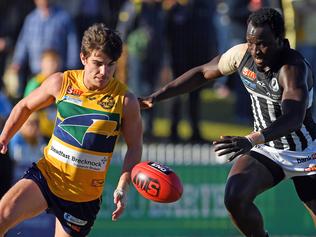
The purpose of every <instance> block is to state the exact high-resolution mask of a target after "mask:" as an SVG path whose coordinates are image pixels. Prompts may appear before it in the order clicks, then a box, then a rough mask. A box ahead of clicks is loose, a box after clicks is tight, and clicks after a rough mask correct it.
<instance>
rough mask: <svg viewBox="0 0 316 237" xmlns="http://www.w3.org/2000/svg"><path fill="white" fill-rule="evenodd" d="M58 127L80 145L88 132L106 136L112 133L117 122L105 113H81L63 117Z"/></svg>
mask: <svg viewBox="0 0 316 237" xmlns="http://www.w3.org/2000/svg"><path fill="white" fill-rule="evenodd" d="M58 127H60V128H61V129H62V130H63V131H65V132H66V133H68V134H69V135H70V136H71V137H72V138H73V139H74V140H76V141H77V142H78V143H79V144H80V145H81V146H82V144H83V143H84V139H85V136H86V134H88V133H95V134H100V135H104V136H106V138H108V137H109V136H111V135H113V132H114V131H115V129H116V127H117V122H116V121H113V120H109V116H108V115H105V114H82V115H75V116H70V117H68V118H66V119H64V121H62V122H60V123H59V124H58Z"/></svg>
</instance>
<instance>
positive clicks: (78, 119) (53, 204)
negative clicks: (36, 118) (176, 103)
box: [0, 24, 142, 237]
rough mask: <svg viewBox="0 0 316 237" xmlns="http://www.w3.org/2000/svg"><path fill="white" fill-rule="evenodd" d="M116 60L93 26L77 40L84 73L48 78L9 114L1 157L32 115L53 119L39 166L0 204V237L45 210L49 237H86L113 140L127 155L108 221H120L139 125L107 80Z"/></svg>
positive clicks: (122, 93)
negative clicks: (47, 113)
mask: <svg viewBox="0 0 316 237" xmlns="http://www.w3.org/2000/svg"><path fill="white" fill-rule="evenodd" d="M56 37H57V36H56ZM121 52H122V41H121V38H120V37H119V36H118V35H117V33H116V32H114V31H112V30H111V29H108V28H106V27H105V26H104V25H103V24H94V25H93V26H91V27H89V28H88V29H87V30H86V31H85V33H84V36H83V39H82V45H81V53H80V59H81V61H82V63H83V65H84V69H83V70H72V71H66V72H63V73H55V74H53V75H52V76H50V77H49V78H48V79H47V80H45V81H44V82H43V83H42V84H41V86H40V87H39V88H37V89H35V90H34V91H33V92H32V93H31V94H30V95H28V96H27V97H25V98H24V99H22V100H21V101H19V102H18V103H17V104H16V106H15V107H14V108H13V110H12V112H11V114H10V116H9V118H8V120H7V122H6V124H5V127H4V129H3V131H2V133H1V135H0V151H1V153H6V152H7V145H8V143H9V141H10V139H11V138H12V137H13V135H14V134H15V133H16V132H17V131H18V130H19V129H20V128H21V126H22V125H23V123H24V122H25V121H26V120H27V118H28V117H29V116H30V114H31V113H32V112H34V111H37V110H39V109H42V108H44V107H47V106H49V105H51V104H52V103H54V102H55V103H56V105H57V117H56V123H55V128H54V132H53V135H52V137H51V140H50V142H49V144H48V145H47V147H46V148H45V151H44V156H43V158H42V159H41V160H39V161H38V162H37V163H36V164H35V163H34V164H33V166H32V167H31V168H29V169H28V170H27V171H26V173H25V175H24V177H23V178H22V179H21V180H20V181H18V182H17V183H16V184H15V185H14V186H13V187H12V188H11V189H10V190H9V191H8V192H7V193H6V194H5V195H4V196H3V198H2V199H1V201H0V236H4V234H5V233H6V232H7V231H8V230H9V229H10V228H12V227H13V226H15V225H17V224H18V223H20V222H22V221H24V220H26V219H29V218H32V217H34V216H36V215H39V214H40V213H42V212H43V211H45V210H46V211H48V212H51V213H53V214H54V215H55V216H56V228H55V236H58V237H68V236H80V237H82V236H87V235H88V233H89V231H90V230H91V227H92V225H93V223H94V221H95V218H96V215H97V213H98V211H99V209H100V205H101V198H102V190H103V184H104V182H105V176H106V173H107V170H108V168H109V165H110V160H111V158H112V153H113V149H114V146H115V144H116V142H117V138H118V136H119V135H120V134H122V135H123V137H124V140H125V142H126V144H127V147H128V149H127V152H126V155H125V158H124V162H123V166H122V173H121V176H120V178H119V181H118V184H117V188H116V190H115V191H114V194H113V196H114V203H115V204H116V209H115V210H114V211H113V213H112V220H117V219H118V218H119V217H120V216H121V214H122V213H123V211H124V208H125V206H126V201H127V199H126V198H127V189H128V185H129V183H130V172H131V169H132V167H133V166H134V165H135V164H137V163H138V162H139V161H140V159H141V152H142V122H141V116H140V109H139V105H138V101H137V98H136V97H135V96H134V95H133V94H132V93H131V92H129V91H128V90H127V88H126V86H125V85H124V84H122V83H121V82H119V81H118V80H116V79H115V78H113V75H114V72H115V68H116V61H117V60H118V58H119V57H120V56H121ZM27 155H28V154H25V156H27Z"/></svg>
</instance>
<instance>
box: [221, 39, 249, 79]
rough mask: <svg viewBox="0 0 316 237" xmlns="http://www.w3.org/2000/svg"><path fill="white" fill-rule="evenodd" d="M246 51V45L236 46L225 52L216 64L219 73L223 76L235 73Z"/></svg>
mask: <svg viewBox="0 0 316 237" xmlns="http://www.w3.org/2000/svg"><path fill="white" fill-rule="evenodd" d="M246 51H247V44H238V45H236V46H234V47H232V48H230V49H229V50H227V51H226V52H225V53H224V54H222V56H221V58H220V60H219V62H218V69H219V71H220V72H221V73H222V74H223V75H225V76H226V75H230V74H232V73H234V72H236V71H237V68H238V66H239V64H240V62H241V60H242V58H243V57H244V55H245V53H246Z"/></svg>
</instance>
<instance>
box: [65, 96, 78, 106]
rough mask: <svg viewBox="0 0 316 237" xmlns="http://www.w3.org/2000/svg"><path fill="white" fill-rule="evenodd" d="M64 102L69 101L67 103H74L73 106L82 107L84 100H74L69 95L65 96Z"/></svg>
mask: <svg viewBox="0 0 316 237" xmlns="http://www.w3.org/2000/svg"><path fill="white" fill-rule="evenodd" d="M63 100H64V101H67V102H70V103H72V104H76V105H82V100H80V99H77V98H73V97H70V96H67V95H65V96H64V97H63Z"/></svg>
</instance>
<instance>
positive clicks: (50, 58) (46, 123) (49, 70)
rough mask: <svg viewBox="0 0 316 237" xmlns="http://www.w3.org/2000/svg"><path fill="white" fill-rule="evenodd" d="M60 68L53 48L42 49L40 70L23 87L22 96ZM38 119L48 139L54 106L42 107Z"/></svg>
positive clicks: (50, 133) (58, 59)
mask: <svg viewBox="0 0 316 237" xmlns="http://www.w3.org/2000/svg"><path fill="white" fill-rule="evenodd" d="M60 68H61V65H60V56H59V54H58V53H57V52H56V51H55V50H53V49H47V50H44V52H43V55H42V58H41V71H40V73H39V74H37V75H36V76H34V77H33V78H31V79H30V80H29V81H28V83H27V85H26V88H25V91H24V97H26V96H28V95H29V94H30V93H31V92H32V91H33V90H35V89H36V88H37V87H39V86H40V85H41V84H42V82H43V81H44V80H45V79H46V78H48V77H49V76H50V75H52V74H53V73H55V72H58V71H59V70H60ZM38 114H39V115H38V116H39V121H40V130H41V133H42V135H43V136H44V137H45V139H46V140H47V141H48V139H49V138H50V137H51V135H52V132H53V128H54V122H55V117H56V106H55V104H52V105H51V106H49V107H47V108H45V109H42V110H40V111H39V112H38Z"/></svg>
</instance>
